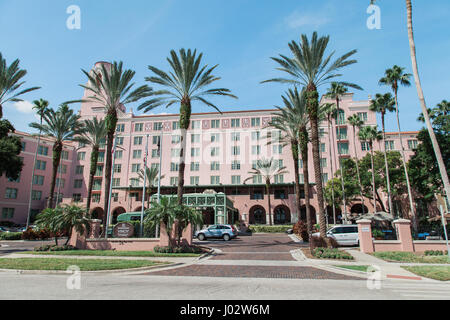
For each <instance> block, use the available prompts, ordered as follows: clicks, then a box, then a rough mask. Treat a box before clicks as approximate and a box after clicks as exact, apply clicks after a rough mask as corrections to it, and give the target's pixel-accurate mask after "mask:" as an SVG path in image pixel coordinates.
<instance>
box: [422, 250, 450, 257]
mask: <svg viewBox="0 0 450 320" xmlns="http://www.w3.org/2000/svg"><path fill="white" fill-rule="evenodd" d="M425 255H426V256H445V255H448V251H447V250H446V251H445V252H444V251H440V250H427V251H425Z"/></svg>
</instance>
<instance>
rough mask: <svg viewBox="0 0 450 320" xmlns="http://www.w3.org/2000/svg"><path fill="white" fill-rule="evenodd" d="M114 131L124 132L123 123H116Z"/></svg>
mask: <svg viewBox="0 0 450 320" xmlns="http://www.w3.org/2000/svg"><path fill="white" fill-rule="evenodd" d="M116 131H117V132H125V124H123V123H122V124H118V125H117V129H116Z"/></svg>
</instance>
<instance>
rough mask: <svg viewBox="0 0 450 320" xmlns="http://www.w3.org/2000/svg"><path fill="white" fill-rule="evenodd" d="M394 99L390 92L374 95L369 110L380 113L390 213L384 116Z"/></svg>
mask: <svg viewBox="0 0 450 320" xmlns="http://www.w3.org/2000/svg"><path fill="white" fill-rule="evenodd" d="M394 105H395V99H394V98H393V97H392V95H391V94H390V93H385V94H384V95H383V94H379V93H377V94H376V95H375V100H372V102H371V104H370V106H369V110H370V111H374V112H377V113H379V114H381V126H382V131H383V143H384V147H383V148H384V149H383V150H384V164H385V167H386V185H387V192H388V200H389V212H390V213H391V214H392V212H393V207H392V196H391V183H390V177H389V165H388V160H387V150H386V127H385V116H386V113H387V112H393V111H394V110H395V107H394Z"/></svg>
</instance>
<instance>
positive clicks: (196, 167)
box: [191, 162, 200, 171]
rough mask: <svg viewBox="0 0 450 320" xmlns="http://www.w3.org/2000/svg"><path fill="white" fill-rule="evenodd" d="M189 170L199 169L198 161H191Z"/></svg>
mask: <svg viewBox="0 0 450 320" xmlns="http://www.w3.org/2000/svg"><path fill="white" fill-rule="evenodd" d="M191 171H200V162H191Z"/></svg>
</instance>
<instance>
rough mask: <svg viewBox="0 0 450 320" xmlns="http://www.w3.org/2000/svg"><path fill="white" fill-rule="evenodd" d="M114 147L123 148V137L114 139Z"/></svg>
mask: <svg viewBox="0 0 450 320" xmlns="http://www.w3.org/2000/svg"><path fill="white" fill-rule="evenodd" d="M116 145H118V146H123V137H117V138H116Z"/></svg>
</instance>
